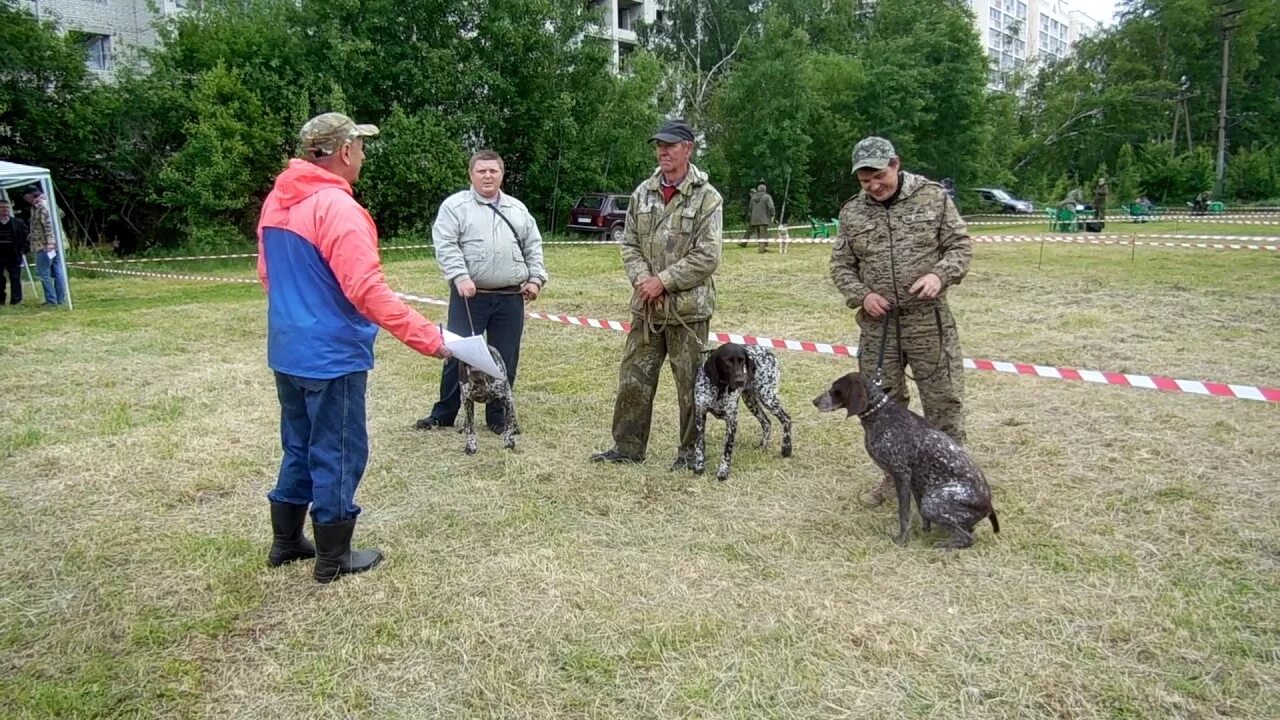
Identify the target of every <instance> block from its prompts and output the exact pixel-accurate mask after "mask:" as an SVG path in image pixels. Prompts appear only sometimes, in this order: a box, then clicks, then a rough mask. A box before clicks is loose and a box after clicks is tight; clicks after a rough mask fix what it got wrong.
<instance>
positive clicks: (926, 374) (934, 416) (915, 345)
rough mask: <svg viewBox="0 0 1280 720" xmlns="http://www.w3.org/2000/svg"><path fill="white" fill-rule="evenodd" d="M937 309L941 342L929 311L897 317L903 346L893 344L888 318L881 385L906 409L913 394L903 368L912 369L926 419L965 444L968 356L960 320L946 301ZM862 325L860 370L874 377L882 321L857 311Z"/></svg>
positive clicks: (893, 327)
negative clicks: (958, 329) (959, 330)
mask: <svg viewBox="0 0 1280 720" xmlns="http://www.w3.org/2000/svg"><path fill="white" fill-rule="evenodd" d="M938 310H939V312H940V314H941V317H942V338H939V337H938V322H937V320H936V319H935V318H934V315H933V309H932V308H931V307H930V308H925V309H920V310H916V311H915V312H912V313H909V314H905V315H901V316H900V317H899V319H898V320H899V323H898V325H900V326H901V328H902V337H901V342H895V340H897V339H898V338H897V327H898V325H895V323H894V321H893V320H892V319H890V320H889V327H888V332H889V344H888V347H886V348H885V353H884V376H883V378H882V379H881V381H880V384H881V386H882V387H884V388H885V389H886V390H888V392H889V396H890V397H892V398H893V399H894V400H896V401H897V402H899V403H901V404H902V406H903V407H906V406H907V403H908V402H909V401H910V400H911V396H910V394H909V393H908V392H907V378H906V372H905V368H907V367H909V368H911V377H912V378H914V379H915V381H916V389H917V390H918V391H919V392H920V404H921V405H922V406H923V407H924V417H925V419H926V420H928V421H929V422H930V423H932V424H933V425H934V427H936V428H938V429H939V430H941V431H943V432H945V433H946V434H948V435H950V436H951V437H952V438H953V439H954V440H955V441H956V442H958V443H960V444H961V445H963V444H964V442H965V431H964V356H963V355H962V354H961V352H960V336H959V335H958V334H957V333H956V320H955V318H954V317H952V315H951V310H950V309H949V308H948V307H947V306H946V304H945V303H944V304H940V305H939V306H938ZM858 327H859V328H860V329H861V334H860V335H859V337H858V368H859V372H861V373H862V374H863V375H864V376H867V377H871V376H872V375H874V374H875V371H876V359H877V357H878V356H879V354H880V338H881V333H882V331H883V330H884V319H883V318H879V319H876V318H871V317H868V316H867V314H866V312H864V311H862V310H859V311H858ZM899 349H900V350H901V353H899ZM939 352H941V358H939Z"/></svg>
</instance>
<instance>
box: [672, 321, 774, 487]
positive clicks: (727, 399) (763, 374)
mask: <svg viewBox="0 0 1280 720" xmlns="http://www.w3.org/2000/svg"><path fill="white" fill-rule="evenodd" d="M781 378H782V371H781V368H780V367H779V366H778V358H776V357H774V355H773V353H771V352H769V350H767V349H766V348H762V347H758V346H755V345H738V344H736V343H725V344H724V345H721V346H720V347H718V348H716V350H715V351H714V352H712V353H711V356H710V357H708V358H707V360H706V362H704V363H703V364H702V367H700V368H698V376H697V378H696V379H695V380H694V385H693V398H694V400H693V402H694V415H693V418H694V438H695V440H694V446H693V472H694V473H696V474H698V475H701V474H702V473H703V471H704V470H705V469H706V445H707V437H706V435H707V413H708V412H710V413H711V414H712V415H715V416H716V417H718V418H721V419H723V420H724V423H725V433H724V455H723V457H721V458H720V469H719V470H718V471H717V472H716V479H717V480H727V479H728V478H729V465H730V463H731V462H732V461H733V448H734V445H735V443H736V439H737V434H738V398H739V397H741V398H742V399H743V400H744V401H745V402H746V403H747V408H748V409H749V410H751V414H752V415H755V416H756V419H757V420H759V421H760V429H761V432H762V434H763V435H762V437H761V438H760V447H768V445H769V434H770V430H771V428H770V420H769V415H768V413H766V412H765V409H768V411H769V412H771V413H773V414H774V415H777V416H778V420H779V421H781V422H782V457H791V416H790V415H788V414H787V411H786V410H783V409H782V400H781V399H779V397H778V384H779V382H780V380H781Z"/></svg>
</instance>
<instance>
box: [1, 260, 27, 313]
mask: <svg viewBox="0 0 1280 720" xmlns="http://www.w3.org/2000/svg"><path fill="white" fill-rule="evenodd" d="M6 274H7V275H8V276H9V291H10V292H9V297H10V298H11V299H10V300H9V302H10V304H12V305H17V304H18V303H20V302H22V256H21V255H19V256H16V257H13V258H8V257H0V305H3V304H4V298H5V295H4V276H5V275H6Z"/></svg>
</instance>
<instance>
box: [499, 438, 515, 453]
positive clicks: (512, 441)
mask: <svg viewBox="0 0 1280 720" xmlns="http://www.w3.org/2000/svg"><path fill="white" fill-rule="evenodd" d="M502 446H503V447H505V448H506V449H508V450H515V449H516V441H515V438H512V439H510V440H508V441H506V442H505V443H503V444H502Z"/></svg>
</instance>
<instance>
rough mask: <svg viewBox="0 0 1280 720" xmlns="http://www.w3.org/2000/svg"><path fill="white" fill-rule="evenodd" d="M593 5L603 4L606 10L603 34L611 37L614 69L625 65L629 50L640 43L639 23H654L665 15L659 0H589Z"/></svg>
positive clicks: (604, 36)
mask: <svg viewBox="0 0 1280 720" xmlns="http://www.w3.org/2000/svg"><path fill="white" fill-rule="evenodd" d="M587 4H588V5H589V6H591V7H593V8H600V9H601V10H602V11H603V13H604V21H603V23H602V28H601V32H600V33H599V35H600V37H602V38H604V39H605V40H607V41H608V42H609V44H610V47H611V49H612V50H613V61H612V63H613V69H614V70H615V71H616V70H617V69H618V68H619V67H621V62H622V59H623V58H625V57H626V56H627V53H630V52H631V51H633V50H635V49H636V48H637V47H639V45H640V39H639V38H638V37H637V36H636V29H637V25H639V23H641V22H646V23H652V22H654V21H655V20H657V19H658V18H661V17H662V10H661V8H659V7H658V5H659V3H658V2H657V1H656V0H587Z"/></svg>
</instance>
